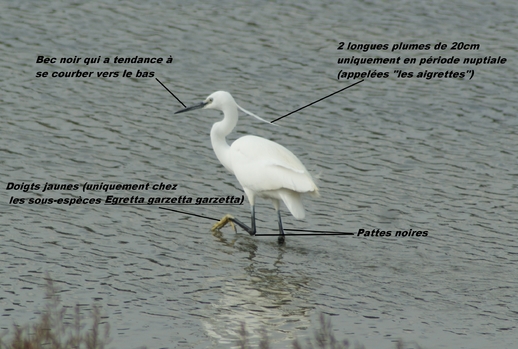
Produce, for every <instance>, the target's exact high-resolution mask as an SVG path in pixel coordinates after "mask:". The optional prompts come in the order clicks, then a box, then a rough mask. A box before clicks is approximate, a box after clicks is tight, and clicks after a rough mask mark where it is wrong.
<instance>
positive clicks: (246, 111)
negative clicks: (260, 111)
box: [236, 103, 279, 126]
mask: <svg viewBox="0 0 518 349" xmlns="http://www.w3.org/2000/svg"><path fill="white" fill-rule="evenodd" d="M236 105H237V107H238V108H239V109H241V111H243V112H245V113H246V114H248V115H250V116H253V117H254V118H256V119H259V120H261V121H262V122H266V123H267V124H270V125H275V126H279V125H277V124H272V123H271V122H270V121H267V120H265V119H263V118H262V117H259V116H257V115H255V114H254V113H252V112H249V111H248V110H246V109H243V108H241V107H240V106H239V104H237V103H236Z"/></svg>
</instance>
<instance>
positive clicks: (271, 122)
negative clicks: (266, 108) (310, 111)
mask: <svg viewBox="0 0 518 349" xmlns="http://www.w3.org/2000/svg"><path fill="white" fill-rule="evenodd" d="M363 81H364V80H360V81H358V82H355V83H354V84H352V85H349V86H347V87H344V88H343V89H341V90H339V91H336V92H333V93H331V94H330V95H327V96H325V97H322V98H320V99H319V100H316V101H314V102H313V103H309V104H308V105H305V106H303V107H302V108H299V109H297V110H294V111H292V112H291V113H288V114H286V115H283V116H281V117H280V118H277V119H275V120H273V121H270V124H273V123H274V122H275V121H279V120H280V119H282V118H285V117H286V116H289V115H291V114H293V113H296V112H298V111H301V110H302V109H304V108H307V107H309V106H311V105H313V104H315V103H318V102H320V101H322V100H324V99H326V98H329V97H331V96H333V95H335V94H337V93H340V92H342V91H344V90H347V89H348V88H349V87H353V86H354V85H358V84H359V83H360V82H363Z"/></svg>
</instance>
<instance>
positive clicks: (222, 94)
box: [175, 91, 236, 114]
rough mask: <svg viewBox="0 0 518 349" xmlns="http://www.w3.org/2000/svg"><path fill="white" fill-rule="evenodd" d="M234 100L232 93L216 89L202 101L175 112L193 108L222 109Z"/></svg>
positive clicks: (233, 102)
mask: <svg viewBox="0 0 518 349" xmlns="http://www.w3.org/2000/svg"><path fill="white" fill-rule="evenodd" d="M235 105H236V102H235V101H234V98H233V97H232V95H231V94H230V93H228V92H226V91H217V92H214V93H212V94H211V95H210V96H208V97H207V98H206V99H205V100H204V101H203V102H201V103H199V104H196V105H193V106H192V107H188V108H185V109H182V110H179V111H177V112H176V113H175V114H179V113H184V112H186V111H191V110H195V109H217V110H223V109H224V108H225V107H229V106H235Z"/></svg>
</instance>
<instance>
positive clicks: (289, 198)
mask: <svg viewBox="0 0 518 349" xmlns="http://www.w3.org/2000/svg"><path fill="white" fill-rule="evenodd" d="M279 195H280V197H281V199H282V201H283V202H284V204H285V205H286V207H287V208H288V210H289V211H290V212H291V214H292V215H293V217H295V218H296V219H304V217H305V216H306V212H305V211H304V206H302V196H301V195H300V193H297V192H295V191H292V190H282V191H281V192H280V193H279Z"/></svg>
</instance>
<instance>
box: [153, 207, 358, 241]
mask: <svg viewBox="0 0 518 349" xmlns="http://www.w3.org/2000/svg"><path fill="white" fill-rule="evenodd" d="M159 208H161V209H162V210H167V211H173V212H178V213H182V214H186V215H190V216H195V217H200V218H205V219H210V220H212V221H219V219H216V218H212V217H207V216H202V215H199V214H194V213H189V212H184V211H179V210H173V209H171V208H167V207H159ZM284 230H285V231H304V232H308V233H301V234H297V233H294V234H293V233H290V234H285V235H286V236H304V235H307V236H310V235H355V234H354V233H340V232H331V231H322V230H302V229H284ZM254 236H279V234H255V235H254Z"/></svg>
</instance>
